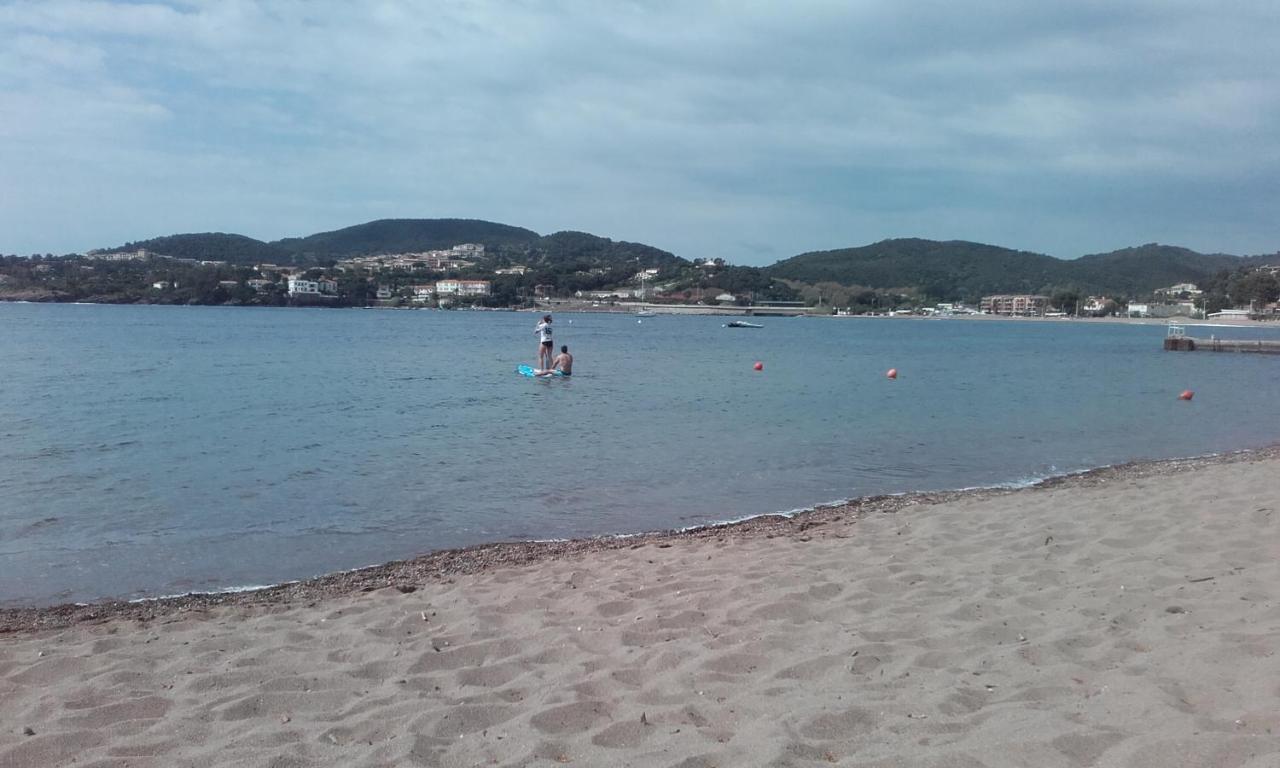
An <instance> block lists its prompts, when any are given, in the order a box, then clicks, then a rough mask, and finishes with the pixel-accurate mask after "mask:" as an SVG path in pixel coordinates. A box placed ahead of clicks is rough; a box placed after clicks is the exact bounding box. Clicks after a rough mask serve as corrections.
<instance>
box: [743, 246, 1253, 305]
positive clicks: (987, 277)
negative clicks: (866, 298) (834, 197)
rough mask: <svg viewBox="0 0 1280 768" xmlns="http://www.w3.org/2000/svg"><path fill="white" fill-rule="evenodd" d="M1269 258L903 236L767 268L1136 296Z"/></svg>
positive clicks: (933, 291)
mask: <svg viewBox="0 0 1280 768" xmlns="http://www.w3.org/2000/svg"><path fill="white" fill-rule="evenodd" d="M1266 258H1267V257H1248V258H1243V257H1239V256H1228V255H1223V254H1202V253H1197V252H1196V251H1192V250H1188V249H1186V248H1178V247H1174V246H1166V245H1157V244H1154V243H1152V244H1148V245H1144V246H1140V247H1137V248H1125V249H1122V250H1118V251H1113V252H1111V253H1101V254H1092V255H1089V256H1083V257H1081V258H1079V259H1075V260H1070V261H1068V260H1063V259H1055V258H1053V257H1052V256H1046V255H1044V254H1039V253H1030V252H1027V251H1014V250H1010V249H1007V248H1000V247H998V246H993V245H983V244H981V243H970V242H964V241H956V240H952V241H946V242H938V241H934V240H919V239H902V240H885V241H882V242H879V243H873V244H871V245H866V246H862V247H859V248H842V249H839V250H834V251H817V252H813V253H804V254H801V255H799V256H795V257H792V258H790V259H786V260H784V261H780V262H778V263H777V264H775V265H773V266H772V267H769V268H768V269H767V272H768V273H769V274H770V275H772V276H773V277H778V278H782V279H785V280H792V281H797V282H803V283H809V284H816V283H823V282H828V283H839V284H841V285H849V286H854V285H856V286H865V287H867V288H879V289H915V290H916V291H918V292H919V293H921V294H923V295H925V296H929V297H932V298H936V299H940V300H954V299H967V300H974V299H977V298H978V297H980V296H983V295H988V294H993V293H1046V294H1052V293H1054V292H1055V291H1059V290H1070V291H1082V292H1087V293H1100V294H1107V295H1119V296H1126V295H1127V296H1138V295H1143V294H1147V293H1150V292H1151V291H1153V290H1154V289H1156V288H1161V287H1164V286H1169V285H1173V284H1176V283H1183V282H1192V283H1199V282H1204V281H1206V280H1208V279H1209V278H1210V277H1212V276H1213V275H1214V274H1216V273H1218V272H1220V271H1221V270H1224V269H1235V268H1238V267H1243V266H1252V265H1257V264H1260V263H1262V262H1264V261H1265V260H1266ZM1272 258H1274V257H1272Z"/></svg>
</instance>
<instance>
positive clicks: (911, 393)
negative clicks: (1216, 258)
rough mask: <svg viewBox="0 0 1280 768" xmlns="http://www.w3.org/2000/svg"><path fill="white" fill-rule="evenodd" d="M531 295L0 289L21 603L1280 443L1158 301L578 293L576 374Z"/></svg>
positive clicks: (7, 537)
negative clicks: (610, 308)
mask: <svg viewBox="0 0 1280 768" xmlns="http://www.w3.org/2000/svg"><path fill="white" fill-rule="evenodd" d="M537 319H538V315H536V314H532V313H525V312H468V311H453V312H441V311H433V310H413V311H407V310H363V309H343V310H334V309H329V310H327V309H290V308H260V309H254V308H239V307H164V306H100V305H70V304H56V305H51V304H20V303H7V304H5V303H0V605H3V606H10V607H14V606H39V605H49V604H55V603H62V602H85V601H93V600H98V599H104V598H119V599H146V598H151V597H157V596H163V595H171V594H181V593H186V592H192V591H218V590H230V589H240V588H246V587H253V586H259V585H268V584H275V583H280V582H284V581H290V580H295V579H304V578H307V577H311V576H316V575H319V574H323V573H328V572H333V571H338V570H345V569H352V568H359V567H363V566H367V565H372V564H377V563H381V562H385V561H388V560H395V559H403V558H407V557H412V556H414V555H417V554H421V553H426V552H431V551H435V550H439V549H444V548H452V547H461V546H466V545H471V544H477V543H482V542H494V541H510V540H545V539H557V538H567V537H581V536H602V535H616V534H627V533H635V532H642V531H650V530H656V529H671V528H685V527H690V526H699V525H707V524H713V523H717V522H723V521H727V520H735V519H741V518H745V517H750V516H754V515H763V514H771V513H787V512H791V511H795V510H797V509H802V508H805V507H810V506H812V505H816V504H821V503H825V502H832V501H837V500H841V499H849V498H855V497H860V496H866V495H873V494H886V493H902V492H908V491H918V490H939V489H955V488H970V487H981V486H1018V485H1025V484H1030V483H1034V482H1036V481H1037V480H1040V479H1043V478H1047V477H1051V476H1056V475H1062V474H1066V473H1072V472H1078V471H1082V470H1086V469H1089V468H1093V467H1099V466H1103V465H1109V464H1114V463H1118V462H1125V461H1130V460H1135V459H1158V458H1168V457H1180V456H1195V455H1203V454H1210V453H1217V452H1224V451H1231V450H1235V449H1242V448H1250V447H1260V446H1264V445H1269V444H1272V443H1274V442H1276V440H1277V421H1276V418H1275V414H1276V412H1277V406H1278V405H1280V357H1276V356H1266V355H1244V354H1213V353H1207V352H1204V353H1175V352H1164V351H1163V350H1162V348H1161V342H1162V338H1163V336H1164V334H1165V329H1164V328H1163V327H1161V326H1147V325H1125V324H1100V323H1098V324H1095V323H1072V322H1028V321H1016V320H1015V321H997V320H982V321H969V320H963V319H909V320H904V319H896V318H895V319H889V318H818V317H805V318H774V317H767V318H760V319H758V320H757V322H759V323H760V324H761V325H763V326H764V327H762V328H758V329H745V328H726V327H724V324H725V322H726V321H727V320H728V319H730V318H724V317H710V316H667V315H659V316H657V317H645V318H637V317H635V316H631V315H624V314H603V313H577V314H575V313H558V314H556V315H555V321H554V328H555V338H556V347H557V348H558V347H559V346H560V345H561V344H566V345H568V346H569V349H570V351H571V352H572V353H573V355H574V358H575V366H574V375H573V376H572V377H571V378H565V379H559V378H557V379H551V380H546V379H529V378H525V377H523V376H519V375H517V374H516V373H515V372H514V369H515V367H516V365H518V364H520V363H533V362H535V353H536V348H537V337H536V336H535V335H534V331H533V328H534V325H535V323H536V322H537ZM1189 333H1190V334H1191V335H1199V336H1208V335H1209V334H1210V333H1214V334H1217V335H1218V336H1219V337H1220V338H1280V329H1268V328H1221V327H1218V328H1213V329H1208V328H1202V329H1197V328H1194V327H1191V328H1189ZM757 362H759V363H761V364H762V370H759V371H757V370H755V363H757ZM891 368H892V369H896V370H897V372H898V375H897V378H896V379H890V378H888V377H887V376H886V372H887V371H888V370H889V369H891ZM1183 390H1193V391H1194V392H1195V396H1194V399H1193V400H1190V401H1184V400H1180V399H1179V398H1178V395H1179V393H1181V392H1182V391H1183Z"/></svg>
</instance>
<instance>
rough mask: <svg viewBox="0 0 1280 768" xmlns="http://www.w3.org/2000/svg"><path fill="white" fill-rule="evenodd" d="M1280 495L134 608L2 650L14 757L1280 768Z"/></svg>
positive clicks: (526, 558)
mask: <svg viewBox="0 0 1280 768" xmlns="http://www.w3.org/2000/svg"><path fill="white" fill-rule="evenodd" d="M1277 499H1280V446H1273V447H1271V448H1265V449H1260V450H1255V451H1243V452H1236V453H1230V454H1224V455H1219V456H1207V457H1201V458H1197V459H1179V460H1168V461H1160V462H1141V463H1130V464H1123V465H1117V466H1113V467H1108V468H1104V469H1099V470H1093V471H1090V472H1086V473H1080V474H1076V475H1071V476H1066V477H1060V478H1053V479H1051V480H1047V481H1045V482H1044V483H1041V484H1039V485H1037V486H1034V487H1030V488H1024V489H1019V490H1000V489H996V490H983V491H958V492H950V493H939V494H911V495H906V496H898V497H876V498H870V499H864V500H861V501H860V502H858V503H855V504H851V505H849V506H848V507H840V508H819V509H815V510H813V511H811V512H808V513H803V514H799V515H796V516H794V517H790V518H756V519H755V520H753V521H749V522H747V523H741V524H737V525H731V526H725V527H721V528H716V529H705V528H704V529H699V530H698V531H693V532H688V533H683V534H674V533H670V532H668V533H665V534H656V535H650V536H647V537H643V538H639V539H637V538H628V539H615V540H608V541H580V542H549V543H545V544H540V545H536V546H535V545H527V544H526V545H496V546H493V547H481V548H472V549H470V550H463V551H458V552H453V553H445V554H443V555H442V556H441V557H442V559H438V560H436V561H434V562H431V561H429V560H428V561H425V562H424V561H422V560H418V561H411V562H408V563H400V564H390V565H388V566H383V567H381V568H378V569H372V570H367V571H361V572H356V573H354V574H349V575H348V578H349V580H348V581H347V582H346V583H341V584H336V583H329V584H328V585H327V586H326V585H324V584H314V583H313V584H310V585H308V584H300V585H291V586H287V587H284V588H281V589H278V590H276V591H275V593H274V594H268V593H242V594H241V595H239V596H234V597H229V598H226V599H223V600H220V601H214V600H210V599H203V600H194V601H189V602H187V603H185V604H183V603H181V602H170V603H168V604H166V605H151V606H146V607H142V608H139V607H137V606H135V608H134V610H138V611H142V610H144V609H145V610H150V611H152V612H153V613H151V614H149V615H148V614H145V613H136V614H134V615H113V614H111V613H110V611H109V610H103V611H102V612H101V613H100V614H99V615H98V616H95V617H92V618H91V617H88V616H81V617H80V619H81V620H79V621H76V622H74V623H62V624H61V625H57V626H55V625H53V624H50V625H49V626H48V627H47V628H46V629H43V630H40V631H19V632H8V633H5V634H3V635H0V690H3V691H4V694H5V695H4V696H0V720H3V721H4V722H5V723H7V724H8V726H9V727H7V728H5V729H3V730H0V765H14V766H18V765H23V766H26V765H32V766H35V765H41V766H45V765H47V766H64V765H65V766H69V765H73V764H75V765H94V766H100V767H101V768H108V766H110V767H111V768H123V766H125V765H126V764H127V765H128V767H129V768H163V767H164V766H170V765H254V766H261V765H270V766H275V767H276V768H302V767H303V766H308V767H310V766H334V767H335V768H336V767H337V766H351V765H360V766H368V767H369V768H391V767H392V766H395V768H404V767H406V766H431V767H432V768H462V766H475V765H497V766H506V767H507V768H518V767H519V768H523V767H524V766H530V767H533V766H547V765H563V764H570V765H585V766H596V765H619V766H621V765H633V766H651V765H652V766H659V767H661V768H712V766H716V767H717V768H723V766H769V768H781V767H782V766H804V765H815V766H816V765H832V764H836V765H846V766H851V768H939V767H940V766H948V767H950V766H964V767H965V768H1024V767H1025V766H1030V765H1034V766H1044V768H1166V766H1171V765H1186V766H1190V765H1195V766H1206V767H1208V766H1212V767H1213V768H1271V766H1274V765H1275V764H1276V760H1277V758H1280V688H1277V687H1276V679H1275V674H1274V673H1275V668H1276V667H1275V664H1276V653H1277V651H1276V648H1275V642H1274V641H1275V638H1276V637H1277V636H1280V561H1278V560H1277V559H1276V557H1275V553H1276V552H1277V551H1280V513H1278V511H1277V509H1276V500H1277ZM415 564H416V565H415ZM327 588H328V589H329V590H330V591H326V589H327Z"/></svg>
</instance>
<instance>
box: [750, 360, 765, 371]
mask: <svg viewBox="0 0 1280 768" xmlns="http://www.w3.org/2000/svg"><path fill="white" fill-rule="evenodd" d="M751 367H752V368H755V369H756V370H757V371H763V370H764V363H761V362H759V361H757V362H756V364H755V365H753V366H751Z"/></svg>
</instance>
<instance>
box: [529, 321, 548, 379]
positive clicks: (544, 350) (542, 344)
mask: <svg viewBox="0 0 1280 768" xmlns="http://www.w3.org/2000/svg"><path fill="white" fill-rule="evenodd" d="M533 332H534V333H536V334H538V369H539V370H544V371H545V370H546V369H548V368H550V367H551V358H552V343H551V315H543V316H542V322H540V323H538V325H537V326H536V327H535V328H534V329H533Z"/></svg>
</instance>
